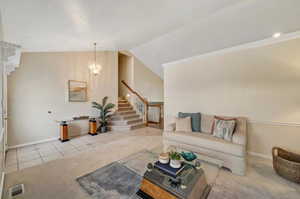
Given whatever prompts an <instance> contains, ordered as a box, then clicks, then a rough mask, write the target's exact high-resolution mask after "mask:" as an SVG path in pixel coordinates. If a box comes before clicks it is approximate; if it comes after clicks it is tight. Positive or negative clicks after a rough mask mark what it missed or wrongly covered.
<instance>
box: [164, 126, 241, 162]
mask: <svg viewBox="0 0 300 199" xmlns="http://www.w3.org/2000/svg"><path fill="white" fill-rule="evenodd" d="M163 136H164V139H167V140H169V141H174V142H178V143H184V144H189V145H193V146H196V147H199V148H205V149H210V150H214V151H218V152H221V153H227V154H231V155H235V156H240V157H243V156H244V155H245V147H244V146H243V145H240V144H234V143H232V142H229V141H226V140H223V139H221V138H217V137H214V136H212V135H210V134H205V133H191V132H190V133H189V132H179V131H178V132H164V135H163Z"/></svg>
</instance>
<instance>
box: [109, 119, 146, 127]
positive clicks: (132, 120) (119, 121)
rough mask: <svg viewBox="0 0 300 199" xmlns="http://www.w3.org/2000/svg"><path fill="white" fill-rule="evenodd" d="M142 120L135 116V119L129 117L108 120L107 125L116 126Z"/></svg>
mask: <svg viewBox="0 0 300 199" xmlns="http://www.w3.org/2000/svg"><path fill="white" fill-rule="evenodd" d="M142 121H143V120H142V119H141V118H137V119H130V120H112V121H110V122H109V125H116V126H120V125H121V126H122V125H124V126H125V125H133V124H136V123H140V122H142Z"/></svg>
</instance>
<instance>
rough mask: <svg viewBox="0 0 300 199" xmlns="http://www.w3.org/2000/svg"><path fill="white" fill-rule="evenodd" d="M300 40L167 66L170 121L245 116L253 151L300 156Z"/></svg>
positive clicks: (249, 148) (250, 148)
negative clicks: (276, 149) (181, 115)
mask: <svg viewBox="0 0 300 199" xmlns="http://www.w3.org/2000/svg"><path fill="white" fill-rule="evenodd" d="M299 52H300V39H295V40H290V41H286V42H283V43H278V44H273V45H269V46H264V47H260V48H253V49H247V50H242V51H238V52H231V53H226V54H222V55H211V56H206V57H198V58H194V59H190V60H188V61H183V62H178V63H175V64H170V65H167V66H166V68H165V73H164V81H165V118H166V119H165V122H166V123H169V122H170V121H172V120H173V117H174V116H176V114H177V113H178V112H179V111H185V112H195V111H200V112H202V113H210V114H216V115H230V116H246V117H248V119H249V125H248V133H249V139H248V140H249V141H248V151H251V152H255V153H261V154H264V155H270V151H271V148H272V147H273V146H283V147H285V148H288V149H291V150H293V151H298V152H300V148H299V140H300V125H298V124H300V92H299V85H300V56H299Z"/></svg>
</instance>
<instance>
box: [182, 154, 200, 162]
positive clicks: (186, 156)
mask: <svg viewBox="0 0 300 199" xmlns="http://www.w3.org/2000/svg"><path fill="white" fill-rule="evenodd" d="M181 156H182V157H183V159H185V160H186V161H188V162H191V161H193V160H195V159H196V158H197V155H196V154H194V153H193V152H181Z"/></svg>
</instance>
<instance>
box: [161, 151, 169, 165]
mask: <svg viewBox="0 0 300 199" xmlns="http://www.w3.org/2000/svg"><path fill="white" fill-rule="evenodd" d="M158 161H159V162H160V163H161V164H168V163H169V161H170V158H169V154H168V153H161V154H160V155H159V158H158Z"/></svg>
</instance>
